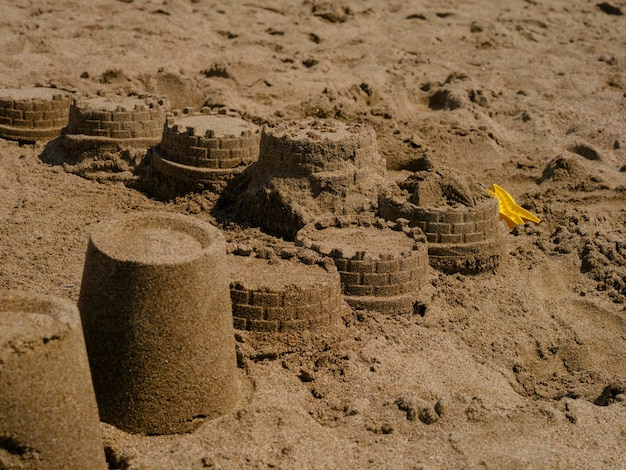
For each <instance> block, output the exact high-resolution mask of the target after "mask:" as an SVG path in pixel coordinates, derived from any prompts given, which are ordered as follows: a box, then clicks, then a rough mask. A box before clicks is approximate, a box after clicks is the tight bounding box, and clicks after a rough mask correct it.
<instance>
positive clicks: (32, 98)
mask: <svg viewBox="0 0 626 470" xmlns="http://www.w3.org/2000/svg"><path fill="white" fill-rule="evenodd" d="M70 99H71V95H70V94H69V93H67V92H65V91H62V90H57V89H55V88H6V89H0V137H2V138H5V139H12V140H49V139H54V138H55V137H58V136H59V134H60V133H61V129H62V128H63V127H64V126H65V125H66V124H67V120H68V114H69V107H70Z"/></svg>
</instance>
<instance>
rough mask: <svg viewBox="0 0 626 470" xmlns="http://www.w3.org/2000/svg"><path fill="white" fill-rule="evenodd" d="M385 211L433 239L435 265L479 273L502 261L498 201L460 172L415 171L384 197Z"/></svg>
mask: <svg viewBox="0 0 626 470" xmlns="http://www.w3.org/2000/svg"><path fill="white" fill-rule="evenodd" d="M379 214H380V215H381V216H382V217H384V218H385V219H387V220H392V221H393V220H398V219H403V220H406V221H407V223H408V224H409V225H410V226H412V227H419V228H420V229H421V230H422V231H423V232H424V234H425V235H426V238H427V240H428V256H429V258H430V264H431V265H432V266H433V267H435V268H437V269H440V270H441V271H444V272H447V273H455V272H461V273H476V272H481V271H487V270H491V269H495V268H496V267H497V266H498V264H499V262H500V257H501V256H502V249H503V248H502V246H503V239H502V237H501V236H500V234H501V228H502V227H501V224H500V215H499V212H498V201H497V200H496V199H494V198H490V197H489V196H487V193H486V192H485V190H484V188H482V187H480V186H478V185H477V184H476V183H473V182H471V180H470V179H469V178H466V177H464V176H463V175H461V174H459V173H458V172H451V171H449V170H446V169H438V170H432V169H430V170H424V171H419V172H416V173H414V174H413V175H411V176H410V177H409V178H407V179H406V180H404V181H402V182H400V183H398V186H397V187H395V189H390V190H388V191H387V192H386V193H384V194H383V195H382V196H381V198H380V204H379Z"/></svg>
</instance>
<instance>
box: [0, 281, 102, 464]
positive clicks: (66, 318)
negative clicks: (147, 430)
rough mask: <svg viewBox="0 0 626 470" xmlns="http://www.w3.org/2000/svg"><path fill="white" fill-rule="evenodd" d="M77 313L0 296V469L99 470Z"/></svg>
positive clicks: (14, 294)
mask: <svg viewBox="0 0 626 470" xmlns="http://www.w3.org/2000/svg"><path fill="white" fill-rule="evenodd" d="M99 426H100V423H99V420H98V408H97V407H96V399H95V395H94V390H93V386H92V383H91V376H90V374H89V364H88V362H87V353H86V351H85V342H84V339H83V333H82V330H81V325H80V316H79V314H78V309H77V308H76V307H75V306H74V305H73V304H71V303H69V302H68V301H66V300H62V299H58V298H56V297H50V296H44V295H40V294H34V293H29V292H19V291H0V468H28V469H50V470H52V469H76V468H92V469H104V468H106V463H105V460H104V448H103V445H102V441H101V438H100V427H99Z"/></svg>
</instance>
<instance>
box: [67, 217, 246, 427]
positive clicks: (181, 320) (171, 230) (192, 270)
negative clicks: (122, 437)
mask: <svg viewBox="0 0 626 470" xmlns="http://www.w3.org/2000/svg"><path fill="white" fill-rule="evenodd" d="M227 263H228V262H227V260H226V242H225V240H224V237H223V235H222V234H221V233H220V231H219V230H218V229H217V228H215V227H213V226H212V225H209V224H207V223H205V222H202V221H199V220H197V219H194V218H192V217H188V216H183V215H179V214H171V213H162V212H157V213H136V214H126V215H123V216H119V217H117V218H114V219H112V220H109V221H105V222H101V223H99V224H98V225H96V226H95V227H94V228H93V230H92V233H91V239H90V242H89V247H88V249H87V258H86V261H85V270H84V273H83V280H82V286H81V292H80V297H79V301H78V306H79V309H80V312H81V317H82V320H83V326H84V330H85V341H86V344H87V351H88V353H89V362H90V365H91V370H92V374H93V380H94V388H95V391H96V396H97V399H98V405H99V407H100V415H101V418H102V420H103V421H105V422H107V423H110V424H113V425H114V426H117V427H118V428H120V429H123V430H125V431H128V432H133V433H145V434H169V433H180V432H187V431H190V430H193V429H195V428H196V427H197V426H199V425H200V424H201V422H202V421H203V420H204V419H205V418H206V419H212V418H216V417H217V416H220V415H222V414H225V413H228V412H230V411H232V410H233V409H234V407H235V406H236V405H237V403H238V398H239V391H238V384H237V380H236V371H237V364H236V353H235V343H234V336H233V334H234V332H233V320H232V310H231V302H230V293H229V288H228V265H227Z"/></svg>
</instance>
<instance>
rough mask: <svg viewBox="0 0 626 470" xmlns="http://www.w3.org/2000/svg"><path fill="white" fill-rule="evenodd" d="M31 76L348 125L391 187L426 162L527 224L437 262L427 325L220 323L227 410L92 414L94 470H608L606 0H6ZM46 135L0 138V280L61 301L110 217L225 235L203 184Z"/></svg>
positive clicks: (621, 81)
mask: <svg viewBox="0 0 626 470" xmlns="http://www.w3.org/2000/svg"><path fill="white" fill-rule="evenodd" d="M37 84H39V85H43V86H55V87H57V88H61V89H64V90H68V91H72V92H77V93H95V92H97V91H98V90H101V91H105V92H109V93H115V92H119V93H153V94H157V95H167V97H168V98H169V100H170V102H171V104H172V106H173V107H175V108H183V107H185V106H194V107H196V108H200V107H201V106H202V105H206V106H209V107H212V108H219V107H226V108H228V109H233V110H236V111H238V112H239V113H240V114H241V115H242V116H243V117H244V118H245V119H247V120H249V121H252V122H255V123H257V124H269V125H274V124H277V123H279V122H281V121H283V120H286V119H301V118H304V117H306V116H317V117H332V118H336V119H339V120H342V121H346V122H350V123H365V124H368V125H371V126H373V127H374V128H375V129H376V133H377V137H378V148H379V151H380V153H381V154H382V155H383V156H385V157H386V159H387V168H388V175H389V176H390V177H406V175H408V174H410V171H411V170H414V169H415V162H417V161H419V160H420V159H422V160H421V161H423V160H424V159H425V158H426V159H428V160H429V161H430V162H431V163H432V164H433V165H434V166H435V167H437V166H445V167H447V168H449V169H452V170H454V171H462V172H464V173H466V174H468V175H470V176H471V177H472V178H473V179H474V181H475V182H476V183H478V184H481V185H483V186H484V187H489V186H491V183H494V182H495V183H498V184H499V185H501V186H503V187H504V188H506V189H507V190H509V192H510V193H511V194H513V195H514V197H515V198H516V200H517V201H518V202H519V203H521V204H523V205H524V206H525V207H526V208H527V209H529V210H532V211H533V212H535V213H536V214H538V215H539V217H540V218H541V219H542V222H541V224H540V225H538V226H534V225H532V224H530V225H527V226H518V227H516V228H515V229H514V231H513V232H512V233H510V234H507V236H506V238H505V241H506V254H505V256H504V257H503V260H502V262H501V264H500V267H499V268H498V269H497V270H495V271H490V272H486V273H482V274H477V275H460V274H454V275H445V274H442V273H440V272H438V271H435V270H432V269H431V271H430V283H431V284H432V287H433V289H432V291H433V293H432V299H431V300H430V301H429V303H428V305H427V308H426V309H425V311H422V312H421V313H424V315H409V314H385V315H383V314H380V313H376V312H373V311H367V310H361V311H353V310H350V309H349V308H346V307H344V308H343V309H342V313H341V315H340V317H339V318H338V320H337V322H336V323H335V324H332V325H329V326H326V327H324V328H321V327H320V328H316V329H315V330H313V331H308V332H307V331H304V332H301V333H290V334H288V335H283V336H279V335H276V334H265V335H264V334H260V333H252V332H238V333H237V335H236V339H237V341H238V349H239V352H240V355H239V366H240V367H239V369H238V373H239V380H240V382H241V384H242V389H243V395H244V399H243V401H242V403H241V404H240V406H239V409H238V411H236V412H234V413H232V414H228V415H226V416H222V417H220V418H218V419H216V420H213V421H207V422H205V423H204V424H203V425H202V426H201V427H200V428H198V429H197V430H196V431H195V432H192V433H189V434H184V435H170V436H140V435H131V434H127V433H124V432H122V431H120V430H117V429H115V428H114V427H112V426H110V425H107V424H104V423H103V424H102V432H103V437H104V442H105V446H106V453H107V458H108V461H109V465H110V468H120V469H200V468H221V469H231V468H294V469H296V468H297V469H304V468H311V469H313V468H315V469H317V468H339V469H348V468H372V469H374V468H376V469H378V468H407V469H418V468H424V469H431V468H433V469H437V468H520V469H522V468H523V469H527V468H626V365H625V362H624V360H625V357H626V227H625V224H626V2H624V1H623V0H611V2H602V3H600V2H598V1H596V0H591V1H590V0H503V1H499V2H492V1H489V0H472V1H458V0H443V1H435V0H423V1H420V0H414V1H409V2H404V1H386V0H364V1H356V0H353V1H350V0H340V1H337V2H331V1H328V2H325V1H318V0H296V1H288V0H249V1H232V2H217V1H212V0H195V1H189V0H158V1H156V0H155V1H149V0H125V1H115V0H74V1H66V2H58V1H51V0H48V1H46V0H40V1H30V0H3V1H2V2H0V86H2V87H18V86H34V85H37ZM45 145H46V144H45V142H39V143H36V144H28V143H26V144H25V143H21V144H20V143H18V142H10V141H3V140H0V287H2V288H20V289H29V290H33V291H38V292H43V293H49V294H54V295H57V296H60V297H63V298H67V299H70V300H72V301H74V302H75V301H76V300H77V297H78V293H79V289H80V281H81V274H82V269H83V263H84V260H85V250H86V247H87V241H88V237H89V231H90V229H91V227H92V226H93V225H94V224H95V223H96V222H97V221H99V220H102V219H105V218H108V217H110V216H112V215H115V214H119V213H122V212H129V211H139V210H154V209H156V210H165V211H175V212H179V213H185V214H192V215H194V216H195V217H198V218H200V219H203V220H207V221H210V222H212V223H217V222H218V221H216V219H215V218H214V216H213V215H212V214H213V213H212V211H211V210H212V208H213V206H214V204H215V201H216V198H217V196H216V195H215V194H213V193H211V192H209V191H207V192H205V193H195V194H191V195H186V196H180V197H177V198H175V199H171V200H166V201H163V200H158V199H156V198H152V197H149V196H148V195H146V194H145V193H144V192H142V191H140V190H138V189H134V186H133V185H129V184H123V183H122V182H111V181H105V180H104V179H101V180H99V179H98V178H95V179H94V178H92V179H85V178H81V177H80V176H77V175H75V174H70V173H68V172H66V171H65V169H64V167H63V166H62V165H60V164H50V163H46V162H44V161H43V160H42V158H40V157H41V155H42V154H43V153H44V149H45ZM47 161H51V160H50V159H48V160H47ZM126 176H128V175H126ZM120 179H123V178H120ZM131 180H132V179H131ZM220 221H221V219H220ZM222 228H224V232H225V236H226V238H227V240H230V241H236V242H242V243H243V242H245V243H249V244H253V245H254V244H256V245H263V244H275V245H280V246H283V245H288V244H289V243H288V242H286V241H283V240H278V239H273V238H272V237H270V236H268V235H264V234H262V233H261V232H260V231H259V230H258V229H254V228H241V227H237V226H236V225H235V224H233V223H226V225H224V224H222Z"/></svg>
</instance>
